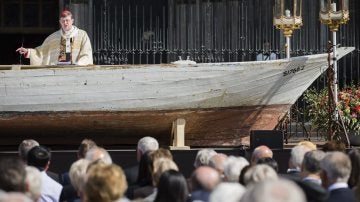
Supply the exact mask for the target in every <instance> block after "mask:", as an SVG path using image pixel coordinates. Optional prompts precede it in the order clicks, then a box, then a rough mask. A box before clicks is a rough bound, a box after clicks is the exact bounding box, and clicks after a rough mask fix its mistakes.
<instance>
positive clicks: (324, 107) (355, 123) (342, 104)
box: [304, 85, 360, 145]
mask: <svg viewBox="0 0 360 202" xmlns="http://www.w3.org/2000/svg"><path fill="white" fill-rule="evenodd" d="M304 100H305V102H306V103H307V104H308V107H307V110H306V114H307V115H308V117H309V118H310V122H311V124H312V126H314V127H315V128H317V129H319V130H324V131H327V130H328V128H329V124H331V123H330V120H329V117H330V115H329V112H330V110H329V101H328V90H327V88H324V89H322V90H320V91H317V90H315V89H309V90H307V91H306V92H305V94H304ZM337 106H338V110H339V114H340V116H341V118H342V120H343V123H344V126H345V129H346V132H347V133H348V135H349V138H350V142H352V144H354V145H360V86H356V85H351V86H349V87H346V88H344V89H341V90H340V91H339V93H338V105H337ZM334 130H335V131H334V132H335V134H342V133H343V131H342V129H341V127H335V128H334ZM328 137H329V136H328ZM330 137H332V136H330ZM329 140H331V139H329Z"/></svg>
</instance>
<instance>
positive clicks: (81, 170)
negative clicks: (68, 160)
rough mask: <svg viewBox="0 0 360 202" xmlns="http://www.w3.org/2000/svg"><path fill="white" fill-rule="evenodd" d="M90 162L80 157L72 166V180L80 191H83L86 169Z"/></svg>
mask: <svg viewBox="0 0 360 202" xmlns="http://www.w3.org/2000/svg"><path fill="white" fill-rule="evenodd" d="M89 163H90V161H89V160H87V159H79V160H77V161H75V162H74V163H73V164H72V165H71V167H70V171H69V177H70V182H71V185H72V186H73V187H74V189H75V190H76V191H77V192H78V193H80V192H82V187H83V186H84V184H85V177H86V170H87V168H88V166H89Z"/></svg>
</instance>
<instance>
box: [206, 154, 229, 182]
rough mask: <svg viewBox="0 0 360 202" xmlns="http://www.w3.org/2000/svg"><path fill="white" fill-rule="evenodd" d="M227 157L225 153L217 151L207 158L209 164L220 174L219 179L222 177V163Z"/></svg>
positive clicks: (223, 163)
mask: <svg viewBox="0 0 360 202" xmlns="http://www.w3.org/2000/svg"><path fill="white" fill-rule="evenodd" d="M226 159H227V155H226V154H222V153H217V154H215V155H214V156H212V157H211V158H210V160H209V166H210V167H212V168H214V169H215V170H217V171H218V172H219V174H220V176H221V179H224V165H225V161H226Z"/></svg>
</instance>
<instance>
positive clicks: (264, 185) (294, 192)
mask: <svg viewBox="0 0 360 202" xmlns="http://www.w3.org/2000/svg"><path fill="white" fill-rule="evenodd" d="M273 201H281V202H306V199H305V195H304V193H303V191H302V190H301V189H300V188H299V187H298V186H297V185H296V184H295V183H294V182H291V181H289V180H286V179H279V180H265V181H262V182H259V183H257V184H255V185H254V186H253V187H250V188H249V189H248V190H247V191H246V192H245V193H244V195H243V197H242V198H241V200H240V202H273Z"/></svg>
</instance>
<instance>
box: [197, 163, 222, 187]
mask: <svg viewBox="0 0 360 202" xmlns="http://www.w3.org/2000/svg"><path fill="white" fill-rule="evenodd" d="M191 181H192V185H193V186H192V188H193V191H195V190H200V189H203V190H206V191H212V190H213V189H214V188H215V187H216V186H217V185H218V184H219V183H220V175H219V173H218V172H217V171H216V170H215V169H213V168H211V167H207V166H200V167H198V168H197V169H196V170H195V171H194V172H193V174H192V176H191Z"/></svg>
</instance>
